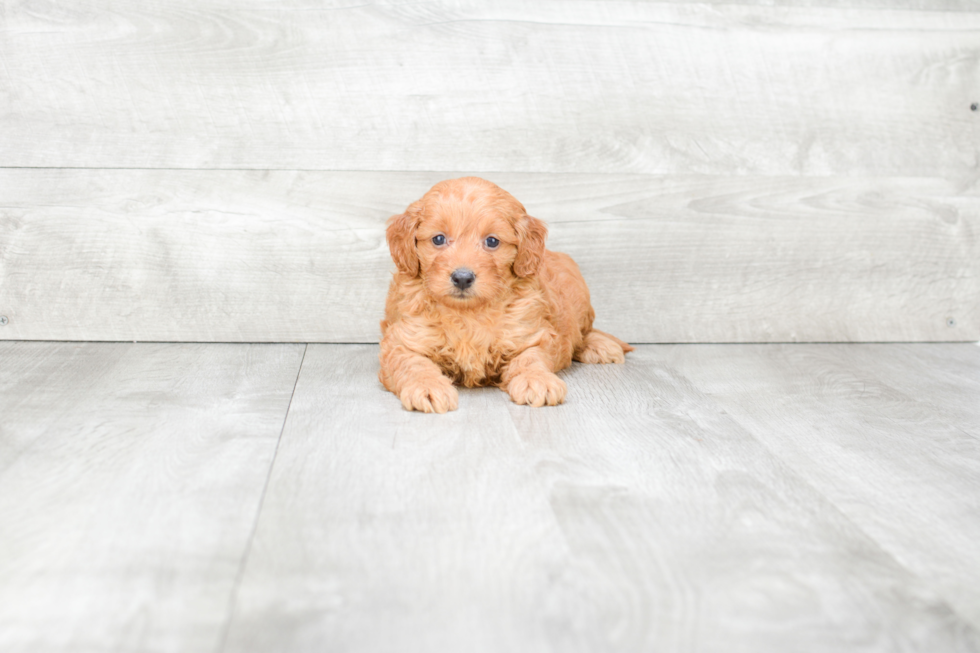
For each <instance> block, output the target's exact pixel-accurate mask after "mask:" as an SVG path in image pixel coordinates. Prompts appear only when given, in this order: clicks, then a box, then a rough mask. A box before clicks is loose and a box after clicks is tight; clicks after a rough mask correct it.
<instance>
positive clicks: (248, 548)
mask: <svg viewBox="0 0 980 653" xmlns="http://www.w3.org/2000/svg"><path fill="white" fill-rule="evenodd" d="M309 348H310V346H309V345H308V344H307V345H306V346H304V347H303V356H302V357H301V358H300V361H299V369H297V370H296V380H295V381H293V391H292V393H290V395H289V403H288V404H286V414H285V416H284V417H283V419H282V426H281V427H280V428H279V438H278V439H277V440H276V449H275V451H274V452H273V453H272V460H271V461H269V471H268V473H267V474H266V476H265V483H264V484H263V486H262V494H261V495H260V496H259V505H258V508H256V510H255V519H254V521H253V522H252V530H251V532H249V534H248V539H247V540H246V541H245V550H244V551H243V552H242V559H241V562H239V565H238V571H237V572H236V573H235V582H234V584H233V585H232V588H231V593H230V595H229V598H228V608H227V613H228V616H227V617H226V619H225V626H224V628H223V629H222V631H221V639H220V640H219V641H218V647H217V649H216V652H217V653H223V652H224V650H225V647H226V646H227V644H228V633H229V631H230V630H231V623H232V621H233V619H234V616H235V604H236V603H237V602H238V591H239V589H240V588H241V584H242V578H243V577H244V575H245V568H246V567H247V566H248V558H249V556H250V555H251V553H252V542H253V541H254V540H255V532H256V531H257V530H258V526H259V520H260V519H261V517H262V508H263V506H264V505H265V497H266V493H267V492H268V491H269V481H270V480H271V479H272V471H273V469H275V466H276V458H277V457H278V456H279V447H280V445H281V444H282V436H283V433H285V432H286V423H287V422H288V421H289V412H290V410H291V409H292V407H293V398H294V397H295V396H296V386H298V385H299V378H300V376H301V375H302V374H303V363H304V362H305V361H306V352H307V351H309Z"/></svg>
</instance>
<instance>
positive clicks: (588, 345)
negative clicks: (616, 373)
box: [573, 329, 633, 363]
mask: <svg viewBox="0 0 980 653" xmlns="http://www.w3.org/2000/svg"><path fill="white" fill-rule="evenodd" d="M628 351H633V348H632V347H630V346H629V345H628V344H626V343H625V342H623V341H622V340H620V339H619V338H617V337H616V336H611V335H609V334H608V333H604V332H602V331H599V330H598V329H592V330H591V331H589V332H588V333H587V334H585V342H583V343H582V348H581V349H579V350H578V351H576V352H575V354H574V356H573V358H574V359H575V360H577V361H579V362H580V363H625V362H626V352H628Z"/></svg>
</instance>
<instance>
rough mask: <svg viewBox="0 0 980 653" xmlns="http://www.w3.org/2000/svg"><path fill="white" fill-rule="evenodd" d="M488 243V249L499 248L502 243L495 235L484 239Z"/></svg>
mask: <svg viewBox="0 0 980 653" xmlns="http://www.w3.org/2000/svg"><path fill="white" fill-rule="evenodd" d="M483 242H484V243H486V245H487V249H497V247H498V246H499V245H500V241H499V240H497V239H496V238H494V237H493V236H487V239H486V240H484V241H483Z"/></svg>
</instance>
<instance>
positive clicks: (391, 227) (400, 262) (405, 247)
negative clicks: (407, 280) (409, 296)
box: [385, 202, 421, 277]
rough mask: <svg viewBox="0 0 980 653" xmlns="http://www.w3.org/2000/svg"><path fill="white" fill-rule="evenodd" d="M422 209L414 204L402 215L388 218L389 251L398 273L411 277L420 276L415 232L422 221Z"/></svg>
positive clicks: (386, 233)
mask: <svg viewBox="0 0 980 653" xmlns="http://www.w3.org/2000/svg"><path fill="white" fill-rule="evenodd" d="M420 209H421V207H420V206H419V205H418V202H416V203H415V204H412V205H411V206H409V207H408V209H407V210H406V211H405V212H404V213H402V214H401V215H393V216H391V217H390V218H388V225H387V228H386V229H385V237H386V239H387V240H388V250H389V251H390V252H391V258H392V260H394V261H395V265H396V266H397V267H398V271H399V272H401V273H402V274H407V275H408V276H410V277H417V276H419V255H418V252H416V250H415V230H416V229H418V227H419V222H420V221H421V210H420Z"/></svg>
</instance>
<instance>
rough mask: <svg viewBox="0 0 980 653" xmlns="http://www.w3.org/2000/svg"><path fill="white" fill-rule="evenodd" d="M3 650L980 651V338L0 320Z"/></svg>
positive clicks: (0, 639)
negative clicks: (569, 353)
mask: <svg viewBox="0 0 980 653" xmlns="http://www.w3.org/2000/svg"><path fill="white" fill-rule="evenodd" d="M0 361H2V365H0V414H2V418H0V650H2V651H4V652H5V653H16V652H21V651H25V652H26V651H31V652H32V653H34V652H43V651H72V652H77V651H174V652H181V653H184V652H188V653H191V652H196V651H209V652H210V651H214V652H218V651H229V652H231V651H747V652H755V653H758V652H764V651H852V650H853V651H858V650H860V651H896V650H902V651H970V650H980V630H978V629H980V546H978V544H977V543H978V542H980V347H977V346H976V345H973V344H914V345H898V344H889V345H658V346H653V345H649V346H640V347H639V348H638V351H637V352H636V353H634V354H631V355H630V357H629V360H628V362H627V364H626V365H625V366H603V367H598V366H585V365H576V366H574V367H573V368H572V369H571V370H569V371H567V372H565V373H564V377H565V379H566V381H567V382H568V386H569V398H568V403H567V404H565V405H564V406H561V407H559V408H550V409H529V408H525V407H519V406H516V405H514V404H512V403H510V402H509V400H508V399H507V397H506V396H505V395H504V394H503V393H502V392H500V391H499V390H496V389H482V390H465V391H463V393H462V396H461V399H460V408H459V410H458V411H457V412H455V413H451V414H448V415H442V416H436V415H421V414H415V413H408V412H406V411H404V410H402V408H401V406H400V404H399V402H398V401H397V400H396V399H395V398H394V397H393V396H391V395H389V394H387V393H386V392H384V391H383V390H382V389H381V387H380V386H379V384H378V383H377V380H376V372H377V347H376V346H373V345H308V346H307V345H302V344H287V345H275V344H264V345H243V344H236V345H229V344H118V343H116V344H108V343H86V344H79V343H40V342H5V343H0Z"/></svg>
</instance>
